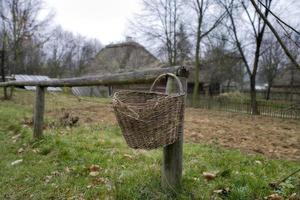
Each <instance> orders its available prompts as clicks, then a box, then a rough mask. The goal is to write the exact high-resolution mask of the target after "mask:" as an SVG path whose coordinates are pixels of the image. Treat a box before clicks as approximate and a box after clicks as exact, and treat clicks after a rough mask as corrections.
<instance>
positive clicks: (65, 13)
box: [45, 0, 300, 45]
mask: <svg viewBox="0 0 300 200" xmlns="http://www.w3.org/2000/svg"><path fill="white" fill-rule="evenodd" d="M278 1H279V4H277V6H276V7H277V8H276V9H275V12H276V13H278V14H279V15H280V16H281V17H283V19H284V20H286V21H287V22H290V23H292V24H291V25H296V24H299V18H298V17H297V16H299V14H300V9H299V8H300V0H278ZM45 3H46V6H47V8H49V9H52V10H53V11H55V14H56V15H55V18H54V21H55V23H56V24H60V25H61V26H62V27H63V29H65V30H68V31H72V32H74V33H79V34H81V35H83V36H87V37H92V38H97V39H99V40H100V41H101V43H102V44H104V45H106V44H109V43H111V42H118V41H122V40H124V38H125V36H126V35H125V31H126V27H127V25H128V20H129V19H132V18H133V17H134V14H135V13H138V12H140V11H141V10H142V4H141V0H45ZM277 11H279V12H277ZM287 11H288V12H287Z"/></svg>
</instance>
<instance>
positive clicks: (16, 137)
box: [11, 133, 21, 140]
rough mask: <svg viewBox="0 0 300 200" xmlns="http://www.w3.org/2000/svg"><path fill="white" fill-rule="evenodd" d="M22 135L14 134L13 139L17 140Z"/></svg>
mask: <svg viewBox="0 0 300 200" xmlns="http://www.w3.org/2000/svg"><path fill="white" fill-rule="evenodd" d="M20 137H21V133H20V134H18V135H15V136H12V137H11V139H12V140H17V139H19V138H20Z"/></svg>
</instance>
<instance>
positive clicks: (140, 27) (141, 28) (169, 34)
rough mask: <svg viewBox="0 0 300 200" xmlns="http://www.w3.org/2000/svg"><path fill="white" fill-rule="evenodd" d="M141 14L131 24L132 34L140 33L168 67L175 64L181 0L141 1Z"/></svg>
mask: <svg viewBox="0 0 300 200" xmlns="http://www.w3.org/2000/svg"><path fill="white" fill-rule="evenodd" d="M143 5H144V9H143V12H142V14H139V15H137V16H136V18H135V19H136V20H135V21H133V22H131V28H132V29H133V30H134V32H138V33H141V35H142V37H144V38H145V39H146V40H147V41H151V46H155V48H157V49H158V52H159V53H160V54H163V55H165V57H166V60H167V62H168V63H169V64H170V65H176V64H177V60H178V59H177V57H178V50H177V47H178V45H177V43H178V40H177V39H178V37H177V33H178V28H179V24H180V23H181V7H182V2H181V0H143Z"/></svg>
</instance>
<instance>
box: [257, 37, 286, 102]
mask: <svg viewBox="0 0 300 200" xmlns="http://www.w3.org/2000/svg"><path fill="white" fill-rule="evenodd" d="M262 48H263V51H262V55H261V62H260V67H259V75H260V78H261V79H262V81H264V82H266V83H267V91H266V100H269V99H270V93H271V88H272V86H273V83H274V80H275V78H276V76H277V75H278V72H279V69H280V68H282V67H283V65H284V64H285V63H284V52H283V51H282V49H281V48H280V44H279V43H278V42H277V41H276V39H275V38H274V37H273V36H272V35H270V34H268V35H266V39H265V40H264V41H263V44H262Z"/></svg>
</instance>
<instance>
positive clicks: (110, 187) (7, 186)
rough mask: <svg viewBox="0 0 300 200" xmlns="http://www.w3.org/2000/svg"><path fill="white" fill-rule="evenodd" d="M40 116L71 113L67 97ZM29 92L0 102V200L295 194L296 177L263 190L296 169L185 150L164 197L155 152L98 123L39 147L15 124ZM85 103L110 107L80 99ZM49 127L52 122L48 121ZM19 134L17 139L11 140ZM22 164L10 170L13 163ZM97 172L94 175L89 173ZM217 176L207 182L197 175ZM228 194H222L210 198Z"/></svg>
mask: <svg viewBox="0 0 300 200" xmlns="http://www.w3.org/2000/svg"><path fill="white" fill-rule="evenodd" d="M46 99H47V103H46V105H47V108H46V109H47V110H50V109H54V108H56V107H59V108H61V107H70V108H71V107H73V106H78V100H77V99H76V98H74V97H72V96H70V95H64V94H60V95H58V94H55V95H53V94H47V97H46ZM32 101H33V93H31V92H23V91H17V93H16V94H15V96H14V100H13V101H0V169H1V170H0V199H68V198H69V199H81V198H84V199H143V200H144V199H211V198H212V196H215V197H214V198H215V199H233V200H236V199H243V200H244V199H246V200H247V199H249V200H252V199H263V198H264V197H265V196H268V195H270V194H273V193H278V194H280V195H281V196H284V197H285V198H287V197H288V196H290V195H291V194H292V193H295V192H298V194H297V195H300V194H299V191H300V176H299V174H298V175H295V176H293V177H291V178H289V179H288V180H287V181H286V182H285V183H283V184H281V185H280V187H279V188H278V189H277V190H273V189H271V188H270V187H269V186H268V184H269V183H270V182H272V181H276V180H279V179H280V178H281V177H284V176H285V175H287V174H289V173H291V172H292V171H294V170H296V169H297V168H299V166H300V163H299V162H291V161H286V160H270V159H267V158H265V157H263V156H260V155H246V154H243V153H241V152H239V151H237V150H225V149H223V148H220V147H218V146H206V145H199V144H193V143H185V144H184V167H183V169H184V171H183V181H182V189H181V190H177V191H176V192H170V191H164V190H163V189H162V188H161V184H160V179H161V177H160V175H161V173H160V167H161V164H162V163H161V162H162V160H161V158H162V150H161V149H158V150H153V151H137V150H132V149H129V148H128V147H127V146H126V144H125V142H124V140H123V138H122V135H121V132H120V129H119V127H117V126H113V125H107V124H103V123H99V124H94V125H90V126H87V125H84V124H83V125H80V126H79V127H75V128H62V127H56V128H55V129H47V130H46V131H45V137H44V138H43V139H42V140H40V141H34V140H33V139H32V130H31V128H30V127H28V126H26V125H23V124H22V120H23V119H24V118H26V117H27V118H28V117H31V116H32ZM83 101H84V102H81V103H90V104H99V103H109V102H110V101H109V100H105V99H96V98H83ZM47 120H56V119H47ZM16 135H19V136H20V137H19V138H18V139H15V138H13V137H14V136H16ZM20 148H22V149H23V150H24V151H23V152H21V153H18V151H19V150H20ZM19 159H23V162H21V163H19V164H17V165H14V166H12V165H11V163H12V162H13V161H15V160H19ZM91 165H99V166H100V170H99V175H98V176H96V177H92V176H90V175H89V167H90V166H91ZM206 171H210V172H216V171H217V172H219V173H218V176H217V177H216V178H215V179H214V180H212V181H209V182H207V181H206V180H205V179H204V178H203V176H202V173H203V172H206ZM224 188H229V192H228V193H227V194H223V195H222V194H219V195H217V194H214V193H213V191H214V190H217V189H224Z"/></svg>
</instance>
